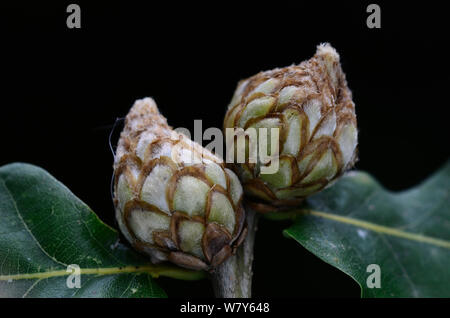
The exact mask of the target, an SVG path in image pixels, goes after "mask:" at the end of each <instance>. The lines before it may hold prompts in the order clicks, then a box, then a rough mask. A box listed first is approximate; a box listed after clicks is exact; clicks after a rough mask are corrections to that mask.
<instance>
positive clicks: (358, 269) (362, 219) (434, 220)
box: [272, 161, 450, 297]
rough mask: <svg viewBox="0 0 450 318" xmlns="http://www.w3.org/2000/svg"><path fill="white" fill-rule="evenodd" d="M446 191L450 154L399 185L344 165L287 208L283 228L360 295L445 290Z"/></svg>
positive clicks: (448, 267)
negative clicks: (330, 180)
mask: <svg viewBox="0 0 450 318" xmlns="http://www.w3.org/2000/svg"><path fill="white" fill-rule="evenodd" d="M449 191H450V161H449V162H447V164H446V165H445V166H444V167H443V168H441V169H440V170H439V171H438V172H437V173H435V174H434V175H432V176H431V177H430V178H429V179H427V180H426V181H425V182H424V183H422V184H420V185H419V186H417V187H414V188H412V189H409V190H406V191H403V192H399V193H392V192H389V191H387V190H385V189H383V188H382V187H381V186H380V185H379V184H378V183H377V182H376V181H375V180H374V179H373V178H372V177H371V176H370V175H368V174H367V173H364V172H351V173H349V174H347V175H346V176H343V177H342V178H341V179H340V180H339V181H338V182H337V183H336V184H335V185H333V186H332V187H330V188H328V189H326V190H324V191H322V192H321V193H318V194H317V195H314V196H312V197H310V198H309V199H308V200H307V203H306V207H305V208H304V209H303V208H302V210H300V211H292V212H290V213H288V214H287V216H290V217H293V218H294V220H295V221H294V224H293V225H292V226H291V227H290V228H288V229H287V230H285V232H284V233H285V235H286V236H288V237H291V238H294V239H295V240H296V241H298V242H299V243H300V244H301V245H303V246H304V247H305V248H306V249H308V250H309V251H310V252H312V253H314V254H315V255H317V256H318V257H319V258H321V259H322V260H324V261H325V262H327V263H329V264H331V265H333V266H335V267H337V268H338V269H340V270H342V271H343V272H345V273H347V274H348V275H350V276H351V277H352V278H353V279H354V280H356V281H357V282H358V284H359V285H360V286H361V294H362V296H363V297H450V200H449ZM272 217H280V216H276V215H272ZM284 217H285V216H284ZM370 264H376V265H378V266H379V269H380V276H379V278H380V280H379V282H380V286H379V287H380V288H377V286H376V285H374V284H375V283H376V282H377V281H376V275H377V273H378V271H377V269H376V268H375V267H376V265H375V267H374V266H373V265H372V267H369V265H370ZM374 275H375V276H374ZM367 282H369V284H367ZM370 287H372V288H370Z"/></svg>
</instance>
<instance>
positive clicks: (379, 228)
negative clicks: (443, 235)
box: [287, 209, 450, 249]
mask: <svg viewBox="0 0 450 318" xmlns="http://www.w3.org/2000/svg"><path fill="white" fill-rule="evenodd" d="M291 213H293V214H294V215H296V216H297V215H312V216H315V217H321V218H324V219H328V220H333V221H336V222H340V223H344V224H348V225H353V226H356V227H360V228H363V229H366V230H370V231H373V232H375V233H379V234H386V235H390V236H394V237H400V238H403V239H408V240H411V241H416V242H420V243H427V244H430V245H434V246H438V247H443V248H447V249H450V241H447V240H443V239H439V238H434V237H430V236H426V235H422V234H417V233H411V232H406V231H402V230H398V229H395V228H392V227H388V226H384V225H379V224H376V223H371V222H367V221H362V220H359V219H355V218H351V217H346V216H341V215H335V214H331V213H327V212H322V211H316V210H310V209H302V210H297V211H292V212H291ZM287 233H289V230H287ZM289 235H291V234H290V233H289Z"/></svg>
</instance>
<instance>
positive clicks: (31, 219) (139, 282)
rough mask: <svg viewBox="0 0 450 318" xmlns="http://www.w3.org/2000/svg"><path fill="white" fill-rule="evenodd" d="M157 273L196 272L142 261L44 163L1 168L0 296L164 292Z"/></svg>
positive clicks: (195, 276) (179, 274) (177, 275)
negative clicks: (44, 168) (39, 166)
mask: <svg viewBox="0 0 450 318" xmlns="http://www.w3.org/2000/svg"><path fill="white" fill-rule="evenodd" d="M71 264H76V265H78V266H79V269H80V276H79V277H80V285H79V286H76V282H77V280H76V278H75V276H73V275H72V274H75V273H76V272H75V271H74V270H73V269H71V268H69V269H68V266H69V265H71ZM160 275H162V276H169V277H174V278H179V279H187V280H189V279H199V278H202V277H203V273H201V272H195V271H189V270H184V269H181V268H178V267H175V266H172V265H152V264H151V263H149V261H148V259H146V258H145V257H143V256H141V255H139V254H138V253H135V252H134V251H133V250H132V249H131V248H128V247H127V246H125V245H123V244H121V243H120V242H119V234H118V233H117V231H115V230H114V229H112V228H110V227H109V226H107V225H106V224H104V223H103V222H102V221H101V220H100V219H99V218H98V217H97V215H96V214H94V212H92V211H91V209H90V208H89V207H88V206H87V205H86V204H84V203H83V202H82V201H81V200H80V199H78V198H77V197H76V196H75V195H74V194H73V193H71V192H70V190H69V189H67V188H66V187H65V186H64V185H62V184H61V183H60V182H58V181H57V180H56V179H55V178H53V177H52V176H51V175H50V174H48V173H47V172H46V171H44V170H43V169H41V168H38V167H36V166H33V165H29V164H22V163H14V164H10V165H6V166H3V167H1V168H0V297H165V296H166V294H165V292H164V291H163V290H162V289H161V288H160V287H159V286H158V285H157V284H156V283H155V280H154V278H155V277H158V276H160ZM68 281H69V284H67V282H68ZM74 285H75V286H74ZM69 287H72V288H69ZM77 287H80V288H77Z"/></svg>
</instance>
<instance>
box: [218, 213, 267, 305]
mask: <svg viewBox="0 0 450 318" xmlns="http://www.w3.org/2000/svg"><path fill="white" fill-rule="evenodd" d="M245 210H246V220H247V229H248V233H247V238H246V239H245V241H244V243H242V245H241V246H240V247H239V248H238V249H237V251H236V254H235V255H233V256H231V257H230V258H228V259H227V260H226V261H225V262H224V263H223V264H221V265H220V266H219V267H218V268H216V270H215V271H214V273H212V274H211V281H212V284H213V289H214V294H215V296H216V297H218V298H250V297H251V295H252V276H253V271H252V263H253V247H254V244H255V235H256V230H257V226H258V219H259V213H258V212H255V211H254V210H252V209H250V208H249V207H248V206H246V207H245Z"/></svg>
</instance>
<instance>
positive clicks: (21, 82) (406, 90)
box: [0, 1, 450, 297]
mask: <svg viewBox="0 0 450 318" xmlns="http://www.w3.org/2000/svg"><path fill="white" fill-rule="evenodd" d="M392 2H393V1H392ZM69 3H70V2H60V3H59V4H42V3H39V4H32V3H29V4H27V3H20V4H14V5H12V4H3V3H2V4H1V9H0V10H1V11H0V12H1V25H0V26H1V64H2V66H1V70H0V74H1V77H2V83H1V86H0V87H1V90H0V91H1V98H0V105H1V112H0V132H1V144H0V154H1V155H0V164H1V165H3V164H6V163H9V162H13V161H23V162H29V163H33V164H36V165H39V166H41V167H43V168H45V169H46V170H48V171H49V172H50V173H51V174H52V175H54V176H55V177H56V178H57V179H59V180H61V181H62V182H63V183H64V184H66V185H67V186H68V187H69V188H70V189H71V190H72V191H73V192H74V193H75V194H76V195H77V196H79V197H80V198H81V199H82V200H83V201H84V202H86V203H87V204H88V205H89V206H90V207H91V208H92V209H93V210H94V211H96V213H98V214H99V215H100V217H101V218H102V219H103V220H104V221H105V222H107V223H108V224H111V225H114V220H113V208H112V202H111V197H110V188H109V186H110V178H111V174H112V161H113V157H112V154H111V151H110V149H109V145H108V135H109V133H110V131H111V129H112V125H113V124H114V122H115V119H116V118H117V117H123V116H125V115H126V113H127V111H128V109H129V107H131V105H132V104H133V102H134V100H135V99H137V98H141V97H145V96H151V97H153V98H154V99H155V100H156V102H157V103H158V106H159V108H160V110H161V111H162V113H163V114H164V115H165V116H166V117H168V120H169V124H171V125H172V126H174V127H187V128H189V129H192V128H193V122H194V119H202V120H203V129H206V128H208V127H219V128H220V127H221V126H222V119H223V116H224V114H225V109H226V106H227V103H228V102H229V100H230V99H231V96H232V94H233V91H234V88H235V85H236V83H237V82H238V81H239V80H240V79H242V78H245V77H248V76H251V75H253V74H255V73H257V72H259V71H262V70H267V69H272V68H275V67H281V66H286V65H290V64H292V63H299V62H301V61H302V60H305V59H308V58H310V57H311V56H312V55H313V54H314V52H315V46H316V45H317V44H319V43H321V42H330V43H331V44H332V45H333V46H334V47H335V48H336V49H337V50H338V52H339V53H340V55H341V61H342V65H343V69H344V71H345V72H346V74H347V80H348V82H349V86H350V88H351V89H352V91H353V94H354V101H355V103H356V111H357V116H358V117H357V118H358V126H359V157H360V161H359V162H358V163H357V165H356V167H357V168H358V169H362V170H366V171H369V172H370V173H371V174H373V175H374V176H376V178H377V179H378V180H380V182H381V183H383V184H384V185H385V186H386V187H387V188H389V189H391V190H394V191H397V190H401V189H405V188H408V187H410V186H413V185H415V184H417V183H418V182H420V181H421V180H423V179H424V178H426V177H427V176H428V175H429V174H430V173H432V172H433V171H435V170H436V169H437V168H438V167H439V166H441V165H442V164H443V163H444V162H445V161H446V160H447V158H448V157H449V147H448V137H449V134H448V131H449V129H448V125H449V124H448V122H449V119H448V116H447V114H446V113H447V112H446V109H447V108H448V107H449V106H450V105H449V102H448V96H449V88H448V86H449V83H450V81H449V78H450V75H449V74H450V72H449V71H450V67H449V53H448V52H449V51H448V50H447V48H446V46H447V44H448V39H449V28H448V26H447V23H448V21H446V15H445V12H446V11H445V10H444V8H442V7H441V5H440V4H439V3H432V2H427V3H426V5H425V4H422V5H419V4H417V5H416V4H415V3H414V2H403V3H398V2H396V3H397V4H396V5H395V6H394V5H393V4H392V3H384V2H381V1H377V2H376V3H378V4H380V6H381V14H382V28H381V29H368V28H367V26H366V18H367V16H368V13H366V7H367V5H368V4H369V3H370V2H364V1H354V2H341V3H334V4H332V3H326V2H323V1H321V2H317V1H315V2H314V3H310V1H308V2H306V1H292V2H282V1H272V2H267V3H264V2H253V3H247V4H245V5H244V4H243V3H242V2H231V1H221V2H217V3H216V2H208V3H206V4H200V3H196V2H193V1H189V2H185V3H184V4H180V3H176V2H167V1H165V2H164V5H162V4H161V3H159V4H157V3H153V2H150V1H149V2H147V4H146V5H144V4H143V3H131V2H121V3H111V2H103V3H97V1H96V3H97V4H95V5H94V4H93V1H90V2H88V1H77V2H76V3H78V4H80V6H81V24H82V28H81V29H68V28H67V27H66V18H67V15H68V14H67V13H66V7H67V5H68V4H69ZM447 20H448V19H447ZM287 225H288V223H274V222H269V221H265V220H262V221H261V223H260V227H259V232H258V237H257V242H256V251H255V264H254V271H255V275H254V295H255V296H279V297H283V296H288V297H297V296H308V297H316V296H322V297H332V296H339V297H345V296H350V297H358V296H359V295H360V291H359V287H358V286H357V284H356V283H355V282H353V281H352V280H351V279H350V278H348V277H347V276H346V275H345V274H343V273H342V272H340V271H338V270H337V269H334V268H333V267H331V266H329V265H327V264H325V263H323V262H322V261H320V260H319V259H318V258H316V257H315V256H313V255H312V254H310V253H309V252H307V251H306V250H304V249H303V248H302V247H300V246H299V245H298V244H297V243H295V242H294V241H293V240H288V239H286V238H284V237H283V236H282V230H283V229H284V228H286V226H287ZM158 283H159V284H161V285H162V286H163V287H164V288H165V290H166V291H167V292H168V295H169V296H212V290H211V288H210V286H209V283H208V282H207V281H200V282H188V283H187V282H181V281H174V280H171V279H165V278H161V279H159V280H158Z"/></svg>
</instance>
